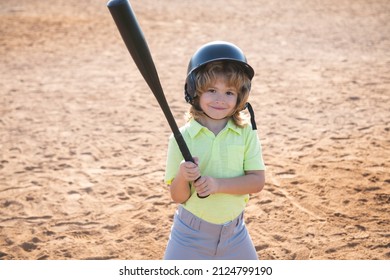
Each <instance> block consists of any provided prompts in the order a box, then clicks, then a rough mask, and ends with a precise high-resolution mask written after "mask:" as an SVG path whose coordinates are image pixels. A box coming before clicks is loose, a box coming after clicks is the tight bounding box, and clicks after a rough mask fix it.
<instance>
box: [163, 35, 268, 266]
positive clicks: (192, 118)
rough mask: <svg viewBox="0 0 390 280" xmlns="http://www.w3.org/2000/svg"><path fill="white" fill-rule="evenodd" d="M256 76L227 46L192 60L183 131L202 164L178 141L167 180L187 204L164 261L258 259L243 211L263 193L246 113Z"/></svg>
mask: <svg viewBox="0 0 390 280" xmlns="http://www.w3.org/2000/svg"><path fill="white" fill-rule="evenodd" d="M253 76H254V71H253V69H252V67H250V66H249V65H248V64H247V62H246V58H245V56H244V54H243V53H242V51H241V50H240V49H239V48H238V47H237V46H235V45H233V44H231V43H228V42H222V41H217V42H211V43H209V44H206V45H204V46H202V47H201V48H200V49H199V50H198V51H197V52H195V54H194V55H193V57H192V58H191V61H190V63H189V66H188V76H187V79H186V85H185V98H186V100H187V102H189V103H190V104H191V108H190V112H189V120H188V122H187V124H186V125H185V126H184V127H182V128H181V129H180V130H181V133H182V135H183V137H184V139H185V141H186V143H187V146H188V148H189V150H190V152H191V154H192V155H193V156H194V161H195V163H192V162H185V161H183V157H182V155H181V153H180V150H179V148H178V145H177V143H176V141H175V139H174V137H172V136H171V137H170V139H169V145H168V157H167V169H166V174H165V181H166V182H167V184H168V185H169V186H170V193H171V197H172V199H173V201H175V202H177V203H180V205H179V207H178V210H177V211H176V213H175V217H174V223H173V226H172V230H171V235H170V237H169V242H168V245H167V248H166V251H165V256H164V259H167V260H168V259H201V260H223V259H233V260H235V259H257V253H256V250H255V248H254V246H253V243H252V240H251V238H250V236H249V234H248V232H247V229H246V226H245V223H244V218H243V211H244V208H245V205H246V203H247V202H248V199H249V194H251V193H257V192H260V191H261V190H262V189H263V187H264V181H265V179H264V177H265V175H264V169H265V166H264V163H263V158H262V152H261V145H260V142H259V139H258V136H257V133H256V130H255V129H256V125H255V122H254V116H253V111H252V110H251V107H249V109H250V112H251V120H252V125H250V124H248V123H247V121H246V120H245V119H244V118H243V116H242V114H241V113H240V111H241V110H243V109H245V108H246V107H247V105H248V103H247V100H248V96H249V91H250V86H251V79H252V78H253ZM249 106H250V105H249Z"/></svg>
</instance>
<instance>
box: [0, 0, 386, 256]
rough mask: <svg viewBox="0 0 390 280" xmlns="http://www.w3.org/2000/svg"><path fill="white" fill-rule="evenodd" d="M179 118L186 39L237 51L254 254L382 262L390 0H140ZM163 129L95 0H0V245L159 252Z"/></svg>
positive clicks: (163, 230) (165, 205)
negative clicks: (252, 152)
mask: <svg viewBox="0 0 390 280" xmlns="http://www.w3.org/2000/svg"><path fill="white" fill-rule="evenodd" d="M132 6H133V8H134V10H135V12H136V14H137V18H138V20H139V22H140V24H141V26H142V29H143V31H144V34H145V37H146V39H147V41H148V44H149V47H150V50H151V53H152V55H153V58H154V60H155V63H156V68H157V70H158V72H159V76H160V79H161V83H162V86H163V88H164V92H165V95H166V98H167V100H168V103H169V104H170V106H171V109H172V112H173V114H174V116H175V119H176V120H177V123H178V124H179V126H181V125H183V124H184V122H185V121H184V113H185V112H186V110H187V109H188V105H187V104H186V103H185V101H184V98H183V83H184V78H185V75H186V68H187V64H188V61H189V58H190V56H191V55H192V53H193V52H194V51H195V50H196V49H197V48H198V47H199V46H200V45H202V44H204V43H206V42H209V41H213V40H226V41H231V42H233V43H235V44H236V45H238V46H239V47H241V48H242V49H243V50H244V52H245V54H246V56H247V58H248V62H249V63H250V64H251V65H252V66H253V68H254V69H255V71H256V75H255V77H254V79H253V85H252V93H251V96H250V102H251V104H252V106H253V107H254V110H255V114H256V121H257V126H258V133H259V137H260V139H261V142H262V145H263V152H264V159H265V163H266V165H267V171H266V181H267V182H266V186H265V188H264V190H263V191H262V192H260V193H258V194H255V195H252V196H251V200H250V202H249V204H248V206H247V210H246V221H247V224H248V228H249V231H250V234H251V236H252V239H253V241H254V243H255V246H256V250H257V252H258V255H259V258H260V259H278V260H292V259H301V260H302V259H305V260H306V259H390V2H389V1H388V0H376V1H368V0H327V1H317V0H308V1H305V0H297V1H282V0H275V1H263V0H257V1H255V0H248V1H233V0H226V1H222V0H215V1H205V0H198V1H183V0H169V1H168V0H167V1H152V0H142V1H141V0H139V1H132ZM169 135H170V129H169V126H168V124H167V122H166V120H165V118H164V115H163V114H162V112H161V110H160V108H159V106H158V103H157V102H156V100H155V99H154V96H153V94H152V93H151V91H150V90H149V88H148V86H147V85H146V83H145V81H144V80H143V78H142V76H141V75H140V73H139V71H138V70H137V68H136V66H135V64H134V63H133V61H132V59H131V57H130V56H129V54H128V52H127V50H126V48H125V46H124V43H123V41H122V39H121V37H120V35H119V32H118V30H117V28H116V26H115V24H114V22H113V19H112V17H111V15H110V13H109V11H108V9H107V7H106V1H103V0H84V1H76V0H67V1H50V2H47V1H38V0H18V1H15V0H9V1H1V3H0V140H1V141H0V259H4V260H10V259H28V260H33V259H76V260H83V259H139V260H149V259H161V258H162V257H163V254H164V250H165V246H166V242H167V240H168V235H169V232H170V227H171V224H172V217H173V213H174V211H175V208H176V207H177V205H176V204H175V203H173V202H172V201H171V199H170V197H169V193H168V190H167V188H166V186H165V184H164V182H163V177H164V170H165V156H166V151H167V142H168V137H169Z"/></svg>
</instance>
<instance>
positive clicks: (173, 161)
mask: <svg viewBox="0 0 390 280" xmlns="http://www.w3.org/2000/svg"><path fill="white" fill-rule="evenodd" d="M183 159H184V158H183V156H182V154H181V152H180V149H179V146H178V145H177V142H176V139H175V137H174V136H173V134H172V135H171V136H170V137H169V142H168V152H167V162H166V170H165V178H164V180H165V183H166V184H168V185H170V184H171V183H172V181H173V179H174V178H175V176H176V174H177V171H178V169H179V166H180V163H181V162H182V161H183Z"/></svg>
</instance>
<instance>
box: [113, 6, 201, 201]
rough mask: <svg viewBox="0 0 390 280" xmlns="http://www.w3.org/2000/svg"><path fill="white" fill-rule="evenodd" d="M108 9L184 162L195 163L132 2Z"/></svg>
mask: <svg viewBox="0 0 390 280" xmlns="http://www.w3.org/2000/svg"><path fill="white" fill-rule="evenodd" d="M107 7H108V9H109V11H110V13H111V15H112V17H113V19H114V21H115V24H116V26H117V28H118V30H119V33H120V34H121V36H122V39H123V41H124V42H125V45H126V47H127V49H128V51H129V53H130V55H131V56H132V58H133V60H134V62H135V64H136V65H137V67H138V70H139V71H140V72H141V74H142V76H143V77H144V79H145V81H146V83H147V84H148V85H149V88H150V89H151V90H152V92H153V94H154V96H155V98H156V99H157V101H158V103H159V105H160V108H161V109H162V111H163V113H164V115H165V118H166V119H167V121H168V124H169V126H170V128H171V130H172V133H173V136H174V137H175V140H176V142H177V144H178V146H179V149H180V152H181V154H182V155H183V158H184V160H185V161H191V162H194V163H195V161H194V159H193V158H192V156H191V153H190V151H189V149H188V147H187V144H186V142H185V141H184V138H183V136H182V134H181V133H180V130H179V128H178V126H177V124H176V121H175V119H174V117H173V115H172V112H171V110H170V108H169V105H168V102H167V100H166V98H165V94H164V91H163V89H162V86H161V82H160V78H159V76H158V73H157V70H156V66H155V64H154V61H153V59H152V55H151V53H150V50H149V46H148V44H147V43H146V39H145V37H144V34H143V32H142V30H141V27H140V25H139V23H138V21H137V18H136V16H135V13H134V11H133V9H132V7H131V5H130V2H129V1H128V0H110V1H108V3H107ZM198 179H199V178H198ZM198 179H197V180H198ZM198 196H199V195H198ZM199 197H200V196H199ZM201 198H205V197H201Z"/></svg>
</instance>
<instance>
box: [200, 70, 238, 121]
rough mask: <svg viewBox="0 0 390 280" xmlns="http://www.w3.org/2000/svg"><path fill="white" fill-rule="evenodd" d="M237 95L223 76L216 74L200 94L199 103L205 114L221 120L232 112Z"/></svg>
mask: <svg viewBox="0 0 390 280" xmlns="http://www.w3.org/2000/svg"><path fill="white" fill-rule="evenodd" d="M237 96H238V92H237V90H236V89H235V88H233V87H230V86H229V85H228V84H227V83H226V80H225V79H224V77H223V76H217V79H216V80H215V81H214V82H212V83H211V84H210V85H209V87H208V88H207V90H206V91H205V92H203V93H202V94H201V95H200V97H199V105H200V107H201V108H202V110H203V111H204V112H205V113H206V114H207V116H210V117H211V118H213V119H216V120H221V119H224V118H226V117H228V116H230V115H231V114H232V113H233V111H234V110H235V108H236V104H237Z"/></svg>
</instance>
